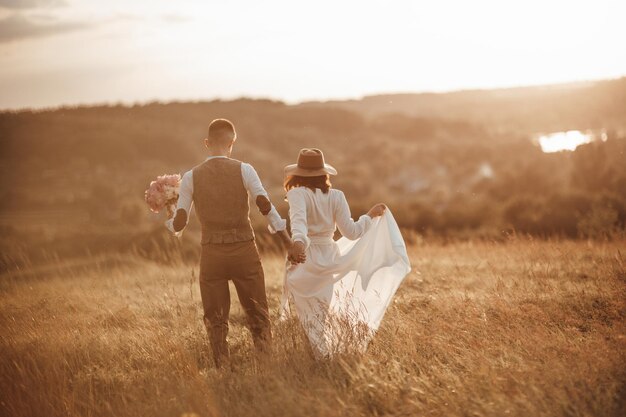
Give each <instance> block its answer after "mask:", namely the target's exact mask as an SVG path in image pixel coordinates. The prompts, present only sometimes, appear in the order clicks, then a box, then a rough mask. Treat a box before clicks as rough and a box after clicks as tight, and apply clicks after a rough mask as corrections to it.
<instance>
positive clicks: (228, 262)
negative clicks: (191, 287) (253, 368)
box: [200, 240, 271, 366]
mask: <svg viewBox="0 0 626 417" xmlns="http://www.w3.org/2000/svg"><path fill="white" fill-rule="evenodd" d="M229 280H232V281H233V283H234V284H235V289H236V290H237V296H238V297H239V302H240V303H241V306H242V307H243V309H244V311H245V313H246V316H247V319H248V326H249V328H250V332H251V333H252V338H253V340H254V345H255V347H256V349H257V350H259V351H264V350H265V349H266V348H267V347H268V344H269V342H270V340H271V330H270V320H269V312H268V308H267V297H266V295H265V277H264V275H263V267H262V266H261V259H260V258H259V252H258V250H257V247H256V243H255V242H254V240H249V241H246V242H236V243H221V244H205V245H202V255H201V258H200V295H201V296H202V305H203V308H204V324H205V325H206V328H207V332H208V333H209V340H210V342H211V348H212V349H213V358H214V359H215V363H216V365H217V366H221V365H222V364H223V362H224V360H227V359H228V357H229V350H228V342H227V341H226V336H227V335H228V315H229V312H230V290H229V288H228V281H229Z"/></svg>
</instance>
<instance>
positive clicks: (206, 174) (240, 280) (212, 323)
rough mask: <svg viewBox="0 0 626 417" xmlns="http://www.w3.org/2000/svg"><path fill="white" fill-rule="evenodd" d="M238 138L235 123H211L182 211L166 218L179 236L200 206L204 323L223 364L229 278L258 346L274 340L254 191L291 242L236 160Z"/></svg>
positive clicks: (246, 167) (273, 226)
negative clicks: (252, 210)
mask: <svg viewBox="0 0 626 417" xmlns="http://www.w3.org/2000/svg"><path fill="white" fill-rule="evenodd" d="M236 139H237V134H236V132H235V127H234V126H233V124H232V123H231V122H230V121H228V120H225V119H216V120H213V121H212V122H211V124H210V125H209V132H208V137H207V138H206V139H204V144H205V146H206V148H207V149H208V158H207V159H206V160H205V161H204V162H203V163H201V164H200V165H198V166H196V167H195V168H193V169H192V170H190V171H188V172H187V173H185V174H184V175H183V178H182V181H181V186H180V192H179V197H178V204H177V209H176V214H175V216H174V217H173V218H171V219H169V220H168V221H167V222H166V226H167V227H168V229H170V230H171V231H172V232H173V233H175V234H177V235H178V234H179V233H180V232H181V231H182V230H183V229H184V228H185V226H186V225H187V222H188V218H189V213H190V211H191V207H192V205H195V207H196V213H197V216H198V219H199V220H200V224H201V226H202V241H201V244H202V254H201V258H200V294H201V297H202V305H203V309H204V323H205V326H206V328H207V332H208V334H209V339H210V342H211V347H212V349H213V357H214V359H215V363H216V365H217V366H218V367H220V366H222V365H223V364H224V362H225V361H226V360H227V359H228V357H229V350H228V343H227V340H226V336H227V334H228V315H229V311H230V291H229V288H228V281H229V280H232V281H233V283H234V285H235V288H236V290H237V295H238V297H239V301H240V302H241V305H242V307H243V309H244V311H245V313H246V315H247V318H248V325H249V328H250V332H251V333H252V337H253V340H254V345H255V347H256V348H257V350H259V351H264V350H265V349H266V348H267V347H268V344H269V343H270V340H271V330H270V320H269V313H268V308H267V297H266V295H265V279H264V275H263V268H262V266H261V260H260V258H259V252H258V250H257V246H256V243H255V240H254V232H253V230H252V226H251V224H250V217H249V204H248V195H250V196H251V197H252V199H253V200H254V202H255V203H256V206H257V207H258V209H259V210H260V212H261V213H262V214H263V215H265V216H266V217H267V219H268V221H269V224H270V230H271V231H272V232H274V233H276V232H278V233H279V236H280V237H281V239H282V240H283V241H284V242H285V243H286V244H287V245H288V247H290V246H291V239H290V238H289V235H288V234H287V232H286V230H285V229H286V222H285V220H283V219H282V218H281V217H280V215H279V214H278V212H277V211H276V209H275V208H274V206H273V205H272V203H271V202H270V200H269V198H268V196H267V192H266V191H265V190H264V189H263V185H262V184H261V181H260V180H259V176H258V175H257V173H256V171H255V170H254V168H253V167H252V166H251V165H250V164H246V163H243V162H240V161H237V160H235V159H231V158H230V155H231V152H232V149H233V145H234V144H235V141H236Z"/></svg>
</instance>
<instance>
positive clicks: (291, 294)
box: [282, 187, 411, 357]
mask: <svg viewBox="0 0 626 417" xmlns="http://www.w3.org/2000/svg"><path fill="white" fill-rule="evenodd" d="M287 199H288V201H289V215H290V219H291V230H292V236H293V238H294V239H295V240H301V241H303V242H305V246H306V257H307V259H306V262H305V263H303V264H297V265H291V264H288V265H287V268H286V273H285V281H284V291H283V299H282V315H283V317H286V316H288V315H289V314H290V313H291V311H290V305H289V301H291V304H292V305H293V307H295V310H296V313H297V316H298V318H299V320H300V321H301V323H302V325H303V327H304V329H305V331H306V333H307V336H308V338H309V341H310V343H311V346H312V348H313V351H314V352H315V354H316V355H317V356H319V357H328V356H332V355H333V354H335V353H338V352H363V351H365V349H366V348H367V346H368V344H369V342H370V340H371V338H372V337H373V335H374V333H375V332H376V330H377V329H378V327H379V326H380V323H381V321H382V319H383V316H384V314H385V311H386V310H387V307H388V306H389V304H390V303H391V301H392V298H393V296H394V294H395V292H396V290H397V289H398V287H399V286H400V284H401V283H402V281H403V279H404V277H405V276H406V275H407V274H408V273H409V272H410V270H411V266H410V263H409V258H408V255H407V251H406V245H405V243H404V240H403V238H402V235H401V233H400V229H399V228H398V225H397V223H396V221H395V219H394V218H393V215H392V214H391V211H390V210H386V211H385V213H384V214H383V215H382V216H380V217H377V218H374V219H371V218H369V216H366V215H364V216H361V218H359V220H358V221H356V222H355V221H353V220H352V218H351V217H350V209H349V207H348V204H347V201H346V199H345V196H344V195H343V193H342V192H341V191H339V190H336V189H331V190H330V191H329V193H327V194H324V193H323V192H322V191H321V190H319V189H316V190H315V191H312V190H311V189H308V188H304V187H299V188H295V189H292V190H290V191H289V192H288V193H287ZM336 228H339V231H340V232H341V233H342V235H343V237H342V238H340V239H339V240H337V241H335V240H333V235H334V232H335V229H336Z"/></svg>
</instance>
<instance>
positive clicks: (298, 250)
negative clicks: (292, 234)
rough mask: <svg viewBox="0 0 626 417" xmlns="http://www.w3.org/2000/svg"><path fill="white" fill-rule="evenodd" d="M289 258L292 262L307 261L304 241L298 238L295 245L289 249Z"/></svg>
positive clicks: (300, 262)
mask: <svg viewBox="0 0 626 417" xmlns="http://www.w3.org/2000/svg"><path fill="white" fill-rule="evenodd" d="M287 259H288V260H289V262H291V263H292V264H302V263H304V262H305V261H306V254H305V253H304V243H302V242H300V241H299V240H296V241H295V242H293V245H291V247H290V248H289V249H288V250H287Z"/></svg>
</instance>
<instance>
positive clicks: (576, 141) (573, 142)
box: [536, 130, 607, 152]
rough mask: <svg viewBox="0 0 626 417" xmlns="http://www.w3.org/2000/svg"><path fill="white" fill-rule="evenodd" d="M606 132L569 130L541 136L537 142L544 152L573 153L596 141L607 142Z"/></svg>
mask: <svg viewBox="0 0 626 417" xmlns="http://www.w3.org/2000/svg"><path fill="white" fill-rule="evenodd" d="M606 138H607V135H606V132H605V131H601V132H593V131H584V132H583V131H580V130H568V131H566V132H554V133H548V134H542V135H539V136H538V137H537V138H536V142H537V143H538V144H539V146H540V147H541V150H542V151H543V152H560V151H573V150H575V149H576V148H577V147H578V146H580V145H583V144H585V143H590V142H593V141H595V140H601V141H606Z"/></svg>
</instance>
